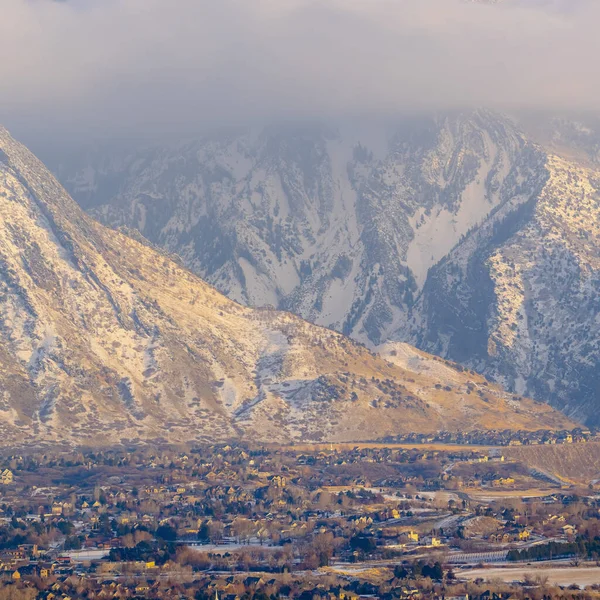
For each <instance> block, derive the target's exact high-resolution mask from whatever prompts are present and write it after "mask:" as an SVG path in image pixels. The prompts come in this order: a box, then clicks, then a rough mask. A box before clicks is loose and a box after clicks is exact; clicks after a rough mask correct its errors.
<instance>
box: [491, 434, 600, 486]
mask: <svg viewBox="0 0 600 600" xmlns="http://www.w3.org/2000/svg"><path fill="white" fill-rule="evenodd" d="M502 453H503V454H504V455H505V456H506V457H507V458H508V459H510V460H518V461H520V462H523V463H524V464H526V465H527V466H528V467H529V468H531V469H537V470H539V471H543V472H545V473H549V474H551V475H554V476H556V477H560V478H561V479H562V480H564V481H565V482H566V483H573V484H588V483H590V482H592V481H595V480H598V479H600V443H599V442H588V443H580V444H561V445H558V446H510V447H507V448H503V449H502Z"/></svg>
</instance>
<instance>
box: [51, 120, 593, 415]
mask: <svg viewBox="0 0 600 600" xmlns="http://www.w3.org/2000/svg"><path fill="white" fill-rule="evenodd" d="M595 124H596V121H595V120H594V119H591V120H589V121H588V122H585V123H584V122H582V121H577V120H573V119H568V118H556V119H540V118H536V119H532V118H528V119H526V120H524V122H523V127H526V129H527V130H528V132H530V133H527V134H526V133H523V131H522V129H523V127H521V126H520V125H518V124H516V123H515V121H514V119H509V118H508V117H504V116H502V115H499V114H496V113H492V112H490V111H485V110H477V111H463V112H454V113H446V114H438V115H436V116H431V117H422V118H419V119H417V118H415V117H414V116H412V117H406V118H405V119H398V120H396V121H395V122H394V123H393V124H389V123H388V124H386V125H385V126H383V125H382V126H373V125H371V126H368V127H364V128H363V129H358V128H354V129H353V128H351V127H346V128H343V127H334V126H317V125H314V126H306V125H304V126H297V127H292V126H287V127H270V128H266V129H264V130H258V131H256V130H254V131H242V132H235V133H230V134H227V135H224V136H220V137H206V138H202V139H200V140H198V141H195V142H190V143H187V144H179V145H175V146H165V145H161V146H155V147H150V148H146V149H143V150H140V151H137V152H131V153H127V152H125V153H123V154H121V155H119V154H118V153H114V152H110V153H108V154H103V153H102V152H99V153H97V154H96V155H93V154H92V155H89V156H81V157H80V161H79V162H72V163H70V167H69V168H66V167H65V166H63V170H62V172H61V178H62V179H63V181H65V183H66V184H67V186H68V187H69V189H70V190H71V191H72V192H73V194H74V196H75V197H76V198H77V199H78V200H79V201H80V202H81V204H82V205H83V206H85V207H86V208H87V209H88V210H89V211H90V212H91V213H92V214H94V215H96V216H97V217H98V218H100V219H101V220H103V221H104V222H105V223H107V224H109V225H112V226H121V225H125V226H127V227H130V228H136V229H138V230H139V231H141V232H142V234H143V235H144V236H146V237H147V238H148V239H150V240H151V241H152V242H154V243H156V244H159V245H160V246H162V247H164V248H166V249H167V250H168V251H170V252H174V253H177V254H178V255H180V256H181V257H182V258H183V260H184V262H185V264H186V265H188V266H189V267H190V268H191V269H193V270H195V271H196V272H197V273H199V274H200V275H201V276H202V277H204V278H206V279H207V280H209V281H210V282H211V283H213V284H214V285H215V286H217V287H218V288H219V289H220V290H221V291H222V292H224V293H225V294H227V295H229V296H230V297H231V298H234V299H236V300H238V301H240V302H242V303H245V304H249V305H253V306H264V305H272V306H276V307H279V308H284V309H288V310H291V311H293V312H295V313H297V314H300V315H301V316H303V317H305V318H307V319H308V320H311V321H313V322H315V323H318V324H321V325H325V326H327V327H333V328H335V329H337V330H339V331H341V332H343V333H345V334H348V335H351V336H352V337H354V338H356V339H358V340H360V341H363V342H365V343H367V344H370V345H371V346H377V345H379V344H381V343H383V342H385V341H388V340H402V341H410V342H412V343H415V344H417V345H418V346H419V347H421V348H423V349H425V350H428V351H430V352H434V353H437V354H439V355H441V356H443V357H446V358H450V359H452V360H456V361H458V362H461V363H463V364H465V365H466V366H468V367H470V368H474V369H476V370H479V371H480V372H483V373H485V374H486V375H488V376H489V377H491V378H493V379H495V380H497V381H499V382H501V383H502V384H503V385H505V386H506V387H507V388H508V389H510V390H513V391H514V392H516V393H518V394H524V395H531V396H533V397H535V398H537V399H539V400H544V401H547V400H548V401H550V402H551V403H552V404H553V405H555V406H557V407H560V408H561V409H563V410H564V411H565V412H567V414H570V415H572V416H574V417H576V418H578V419H583V420H588V422H590V423H594V422H596V421H595V419H597V415H598V400H597V389H598V383H597V382H596V381H597V375H596V373H598V372H600V371H599V369H598V367H599V366H600V365H599V361H600V356H599V355H598V344H597V340H598V338H599V335H600V331H598V325H597V323H596V315H597V312H598V306H597V301H596V296H597V290H598V284H599V282H598V278H597V275H596V272H597V269H596V266H595V261H596V258H595V257H596V256H598V255H599V254H600V245H599V240H598V239H597V235H598V224H597V202H598V182H599V181H600V175H599V173H598V167H599V165H600V162H599V158H600V154H599V152H600V135H598V131H600V130H596V129H595V127H596V125H595ZM538 142H539V143H538ZM540 144H542V145H540Z"/></svg>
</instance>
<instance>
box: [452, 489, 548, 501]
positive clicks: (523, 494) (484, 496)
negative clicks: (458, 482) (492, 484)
mask: <svg viewBox="0 0 600 600" xmlns="http://www.w3.org/2000/svg"><path fill="white" fill-rule="evenodd" d="M463 491H464V492H465V493H466V494H467V495H468V496H469V497H470V498H472V499H474V500H479V501H482V502H493V501H494V500H503V499H505V498H543V497H544V496H548V495H550V494H553V493H555V492H556V487H548V488H528V489H526V490H494V489H485V490H477V491H471V490H468V489H467V490H463Z"/></svg>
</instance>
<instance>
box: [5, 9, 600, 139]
mask: <svg viewBox="0 0 600 600" xmlns="http://www.w3.org/2000/svg"><path fill="white" fill-rule="evenodd" d="M1 2H2V4H3V6H2V19H0V57H2V58H1V59H0V84H1V86H2V89H1V94H0V121H4V122H5V123H6V124H8V125H9V126H10V125H11V123H15V124H18V126H19V127H25V126H26V124H27V125H28V126H29V127H30V128H37V129H38V130H43V131H46V132H48V135H51V134H52V133H53V132H57V133H58V132H63V133H71V134H74V133H79V134H81V135H90V134H92V135H93V134H99V133H102V132H107V133H108V134H111V135H116V134H119V133H120V134H123V135H127V134H129V133H132V132H140V131H147V130H155V131H158V132H161V131H164V132H168V131H186V130H189V129H197V128H202V127H207V126H211V125H214V124H226V123H243V122H246V121H249V120H257V119H258V120H264V119H270V118H276V119H281V118H296V117H301V118H304V117H306V118H312V117H348V116H353V115H374V116H386V115H393V114H395V113H397V112H402V111H407V110H409V111H414V110H420V109H423V108H425V109H429V108H432V109H438V108H440V109H445V108H457V107H463V106H473V105H487V106H491V107H499V108H506V107H510V108H524V107H527V108H532V107H533V108H561V109H562V108H569V109H597V108H598V105H599V101H598V98H600V78H598V77H597V56H600V36H598V35H597V33H596V31H595V29H596V28H597V23H598V22H600V3H599V2H597V1H595V0H590V1H587V2H586V1H585V0H579V1H577V0H569V1H568V2H566V1H564V2H562V1H560V0H554V1H552V0H548V1H543V0H520V1H518V0H504V1H500V2H497V3H494V4H490V3H488V2H485V1H483V0H482V1H480V2H476V1H469V0H67V1H62V2H57V1H53V0H1Z"/></svg>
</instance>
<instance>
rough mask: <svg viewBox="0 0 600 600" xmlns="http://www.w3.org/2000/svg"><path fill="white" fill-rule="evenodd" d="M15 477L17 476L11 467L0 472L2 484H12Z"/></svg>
mask: <svg viewBox="0 0 600 600" xmlns="http://www.w3.org/2000/svg"><path fill="white" fill-rule="evenodd" d="M14 479H15V476H14V475H13V472H12V471H11V470H9V469H4V471H2V473H1V474H0V483H1V484H2V485H10V484H11V483H13V481H14Z"/></svg>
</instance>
